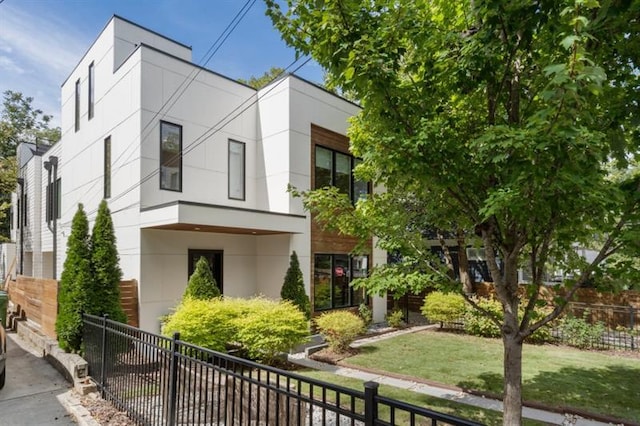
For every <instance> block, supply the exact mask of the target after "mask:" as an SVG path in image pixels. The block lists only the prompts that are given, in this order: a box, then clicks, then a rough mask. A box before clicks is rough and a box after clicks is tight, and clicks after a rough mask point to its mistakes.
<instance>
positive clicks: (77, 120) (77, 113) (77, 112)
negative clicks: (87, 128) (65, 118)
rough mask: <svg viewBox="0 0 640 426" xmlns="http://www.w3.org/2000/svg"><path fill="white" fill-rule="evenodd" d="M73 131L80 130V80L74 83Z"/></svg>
mask: <svg viewBox="0 0 640 426" xmlns="http://www.w3.org/2000/svg"><path fill="white" fill-rule="evenodd" d="M75 129H76V132H77V131H78V130H80V79H78V80H77V81H76V96H75Z"/></svg>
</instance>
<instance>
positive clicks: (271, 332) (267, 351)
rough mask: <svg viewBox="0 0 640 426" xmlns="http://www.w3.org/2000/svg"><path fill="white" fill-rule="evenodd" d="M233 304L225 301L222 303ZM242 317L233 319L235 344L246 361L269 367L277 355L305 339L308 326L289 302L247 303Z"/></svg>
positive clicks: (301, 314)
mask: <svg viewBox="0 0 640 426" xmlns="http://www.w3.org/2000/svg"><path fill="white" fill-rule="evenodd" d="M225 302H226V303H234V301H233V300H232V301H227V300H225V301H224V302H223V303H225ZM246 308H248V310H246V311H245V313H244V314H243V315H242V316H239V317H237V318H234V320H233V321H232V322H233V325H234V328H235V329H236V335H235V340H236V342H237V343H240V344H241V345H242V348H243V349H245V350H246V352H247V354H248V355H249V357H250V358H252V359H256V360H259V361H262V362H265V363H267V364H268V363H271V362H272V361H273V359H274V358H275V357H276V356H277V355H278V354H279V353H280V352H285V351H288V350H289V349H291V348H292V347H294V346H296V345H298V344H300V343H303V342H305V341H306V340H307V338H308V337H309V324H308V321H307V319H306V317H305V316H304V314H303V313H302V312H301V311H300V309H299V308H298V307H297V306H295V305H294V304H293V303H291V302H289V301H281V302H276V301H273V300H268V299H264V298H254V299H250V300H248V301H247V302H246V303H245V306H244V308H243V309H246Z"/></svg>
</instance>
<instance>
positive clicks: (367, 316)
mask: <svg viewBox="0 0 640 426" xmlns="http://www.w3.org/2000/svg"><path fill="white" fill-rule="evenodd" d="M358 315H359V316H360V318H362V321H364V326H365V327H368V326H370V325H371V323H372V322H373V311H372V310H371V308H370V307H369V305H367V304H366V303H364V302H363V303H361V304H360V305H359V306H358Z"/></svg>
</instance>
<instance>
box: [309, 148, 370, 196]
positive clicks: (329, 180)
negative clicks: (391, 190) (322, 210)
mask: <svg viewBox="0 0 640 426" xmlns="http://www.w3.org/2000/svg"><path fill="white" fill-rule="evenodd" d="M315 153H316V162H315V169H314V173H315V185H314V188H315V189H319V188H324V187H326V186H335V187H336V188H338V189H339V190H340V192H343V193H345V194H347V195H348V196H349V198H351V200H352V201H353V202H354V203H355V202H356V201H358V200H359V199H360V198H363V197H366V196H367V194H368V193H369V183H367V182H364V181H361V180H358V179H356V177H355V176H354V175H353V169H354V168H355V167H356V166H357V165H358V164H359V163H361V162H362V160H360V159H358V158H354V157H352V156H351V155H349V154H344V153H342V152H338V151H334V150H332V149H329V148H324V147H322V146H317V145H316V150H315Z"/></svg>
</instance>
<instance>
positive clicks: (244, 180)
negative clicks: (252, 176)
mask: <svg viewBox="0 0 640 426" xmlns="http://www.w3.org/2000/svg"><path fill="white" fill-rule="evenodd" d="M233 144H238V145H240V146H241V147H242V174H241V176H242V196H241V197H234V196H232V195H231V145H233ZM227 196H228V198H229V199H230V200H238V201H245V200H246V199H247V144H246V143H245V142H240V141H237V140H234V139H229V142H228V145H227Z"/></svg>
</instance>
